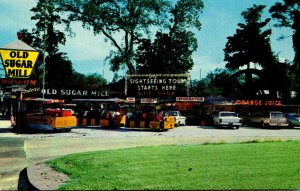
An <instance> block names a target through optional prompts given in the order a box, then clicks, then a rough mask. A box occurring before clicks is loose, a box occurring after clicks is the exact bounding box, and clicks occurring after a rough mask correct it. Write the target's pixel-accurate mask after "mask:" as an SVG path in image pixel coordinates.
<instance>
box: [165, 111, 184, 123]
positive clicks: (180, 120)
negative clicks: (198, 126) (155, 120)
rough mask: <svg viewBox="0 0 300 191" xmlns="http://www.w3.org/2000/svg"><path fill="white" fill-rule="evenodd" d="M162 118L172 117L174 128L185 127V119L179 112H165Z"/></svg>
mask: <svg viewBox="0 0 300 191" xmlns="http://www.w3.org/2000/svg"><path fill="white" fill-rule="evenodd" d="M164 116H174V117H175V126H180V125H183V126H184V125H186V117H185V116H183V115H182V114H181V112H180V111H166V112H165V113H164Z"/></svg>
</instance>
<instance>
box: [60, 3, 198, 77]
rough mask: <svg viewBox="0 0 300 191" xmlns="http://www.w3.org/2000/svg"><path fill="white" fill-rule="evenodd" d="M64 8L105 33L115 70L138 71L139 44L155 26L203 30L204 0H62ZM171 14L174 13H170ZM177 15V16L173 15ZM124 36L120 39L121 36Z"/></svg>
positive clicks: (84, 25) (74, 17)
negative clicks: (200, 19)
mask: <svg viewBox="0 0 300 191" xmlns="http://www.w3.org/2000/svg"><path fill="white" fill-rule="evenodd" d="M61 2H63V3H62V6H61V10H62V11H64V12H67V13H68V20H69V21H70V22H73V21H80V22H82V24H83V27H85V28H87V29H90V30H92V31H93V32H94V33H95V34H96V35H97V34H102V35H104V36H105V39H106V40H107V41H109V42H110V43H111V44H112V45H113V46H114V48H115V49H114V50H111V53H110V55H109V56H108V59H107V60H108V61H109V63H110V64H111V69H112V71H114V72H116V71H118V70H119V69H121V68H123V67H124V66H125V68H126V69H127V70H128V72H129V73H130V74H133V73H136V66H135V50H136V45H137V44H139V43H140V40H141V39H142V38H144V37H145V36H151V30H153V29H154V27H156V28H160V29H162V28H168V29H171V28H172V27H171V24H170V23H173V24H174V25H177V27H176V28H184V27H196V28H198V29H200V27H201V24H200V21H199V16H200V14H199V13H200V12H201V11H202V8H203V2H202V0H190V1H185V0H179V1H177V2H176V3H175V4H174V2H172V1H168V0H130V1H128V0H106V1H103V0H82V1H79V0H61ZM171 13H172V14H171ZM173 16H174V17H173ZM120 36H121V38H120Z"/></svg>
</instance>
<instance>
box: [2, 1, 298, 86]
mask: <svg viewBox="0 0 300 191" xmlns="http://www.w3.org/2000/svg"><path fill="white" fill-rule="evenodd" d="M280 1H281V0H204V3H205V8H204V10H203V14H202V15H201V22H202V29H201V31H200V32H197V33H196V36H197V39H198V43H199V47H198V50H197V51H196V52H195V53H194V54H193V59H194V63H195V65H194V67H193V70H192V71H190V73H191V75H192V79H199V78H200V76H201V77H202V78H203V77H205V76H206V74H207V73H208V72H210V71H213V70H214V69H215V68H224V67H225V64H224V61H223V59H224V51H223V49H224V48H225V44H226V42H227V37H228V36H232V35H233V34H234V33H235V30H236V28H237V24H238V23H240V22H242V16H241V12H242V11H245V10H246V9H247V8H249V7H251V6H252V5H253V4H264V5H267V8H266V9H265V16H268V17H270V15H269V14H268V10H269V7H270V6H271V5H274V4H275V2H280ZM36 2H37V0H0V3H1V4H0V9H1V12H0V23H1V27H0V47H2V46H4V45H6V44H9V43H11V42H13V41H15V40H16V39H17V35H16V32H17V31H18V30H20V29H28V30H29V31H31V29H32V28H33V27H34V24H35V23H34V22H33V21H31V20H30V18H31V16H32V12H30V9H31V8H32V7H34V6H35V5H36ZM269 27H271V28H272V30H273V34H272V37H271V41H272V42H271V43H272V44H271V45H272V48H273V51H274V52H275V53H278V54H279V57H281V58H283V59H288V60H293V55H294V52H293V49H292V39H291V37H290V38H287V39H285V40H282V41H278V40H276V39H278V38H279V36H280V35H281V34H286V35H291V32H290V31H288V30H286V29H285V30H284V29H276V28H274V27H273V26H272V25H270V26H269ZM73 30H74V31H75V32H76V37H75V38H68V39H67V43H66V46H64V47H62V49H61V51H63V52H66V53H67V55H68V57H69V59H70V60H71V61H72V62H73V67H74V68H75V70H77V71H78V72H81V73H85V74H87V73H94V72H97V73H100V74H104V77H105V78H106V79H108V81H110V80H111V79H112V77H113V74H112V72H110V71H109V66H108V65H104V64H103V63H104V59H105V57H106V56H107V55H108V53H109V51H110V49H111V46H110V43H109V42H106V43H105V42H104V37H103V36H96V37H95V36H94V35H93V32H91V31H87V30H85V29H82V27H81V25H80V24H79V23H76V24H74V28H73ZM122 73H124V72H120V74H122Z"/></svg>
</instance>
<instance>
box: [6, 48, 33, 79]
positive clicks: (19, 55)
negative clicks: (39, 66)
mask: <svg viewBox="0 0 300 191" xmlns="http://www.w3.org/2000/svg"><path fill="white" fill-rule="evenodd" d="M28 56H29V53H28V52H26V51H11V52H10V53H9V57H8V58H7V59H5V60H4V61H3V66H4V67H5V68H7V70H6V72H7V75H8V76H10V77H16V78H20V77H22V78H23V77H24V78H27V77H29V76H30V72H29V71H28V69H32V68H33V62H32V60H29V59H27V58H28ZM30 71H31V70H30Z"/></svg>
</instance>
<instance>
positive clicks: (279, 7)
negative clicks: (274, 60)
mask: <svg viewBox="0 0 300 191" xmlns="http://www.w3.org/2000/svg"><path fill="white" fill-rule="evenodd" d="M269 12H270V13H271V14H272V17H273V18H274V19H275V20H277V21H278V22H277V24H275V27H288V28H291V29H292V31H293V35H292V39H293V48H294V52H295V57H294V64H293V68H291V69H292V71H293V72H294V74H291V76H299V74H300V1H299V0H283V2H282V3H276V4H275V5H274V6H272V7H271V8H270V10H269ZM292 81H293V83H294V82H296V84H297V85H296V86H294V89H293V90H297V94H298V96H297V97H298V101H299V100H300V88H299V87H300V79H299V78H296V79H295V78H293V80H292Z"/></svg>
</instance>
